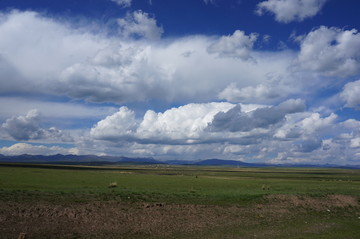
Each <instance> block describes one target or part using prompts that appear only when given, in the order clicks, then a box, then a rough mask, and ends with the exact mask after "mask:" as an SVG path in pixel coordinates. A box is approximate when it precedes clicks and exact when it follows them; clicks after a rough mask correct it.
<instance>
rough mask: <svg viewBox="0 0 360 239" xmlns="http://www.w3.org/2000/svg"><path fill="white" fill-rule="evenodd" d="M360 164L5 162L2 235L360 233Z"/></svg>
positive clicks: (0, 177) (0, 180) (0, 189)
mask: <svg viewBox="0 0 360 239" xmlns="http://www.w3.org/2000/svg"><path fill="white" fill-rule="evenodd" d="M359 199H360V170H355V169H332V168H331V169H328V168H271V167H265V168H236V167H210V166H209V167H204V166H169V165H116V166H74V165H73V166H66V165H31V164H2V165H1V167H0V203H1V204H0V205H1V206H0V223H1V224H2V227H1V228H0V238H16V237H17V236H18V235H19V234H20V233H26V235H27V238H359V235H360V206H359V205H360V202H359Z"/></svg>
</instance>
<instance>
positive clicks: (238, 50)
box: [207, 30, 258, 60]
mask: <svg viewBox="0 0 360 239" xmlns="http://www.w3.org/2000/svg"><path fill="white" fill-rule="evenodd" d="M257 37H258V34H256V33H251V34H250V35H246V34H245V32H243V31H240V30H236V31H235V32H234V33H233V34H232V35H229V36H222V37H220V39H219V40H218V41H216V42H214V43H213V44H211V45H210V46H209V47H208V49H207V50H208V52H209V53H213V54H218V55H219V56H220V57H237V58H240V59H243V60H248V59H249V58H251V56H250V53H251V49H252V47H253V45H254V42H255V41H256V39H257Z"/></svg>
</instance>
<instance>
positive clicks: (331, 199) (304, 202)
mask: <svg viewBox="0 0 360 239" xmlns="http://www.w3.org/2000/svg"><path fill="white" fill-rule="evenodd" d="M266 198H267V200H269V202H270V203H274V204H279V203H280V204H281V205H283V206H284V207H292V206H295V207H306V208H311V209H316V210H324V209H328V208H333V207H337V208H344V207H358V206H359V201H358V200H357V198H356V197H353V196H348V195H328V196H324V197H309V196H300V195H269V196H267V197H266Z"/></svg>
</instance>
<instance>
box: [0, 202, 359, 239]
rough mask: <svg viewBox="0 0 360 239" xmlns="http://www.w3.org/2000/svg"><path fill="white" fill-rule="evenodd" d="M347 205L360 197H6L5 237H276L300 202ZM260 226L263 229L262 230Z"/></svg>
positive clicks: (1, 209) (0, 208)
mask: <svg viewBox="0 0 360 239" xmlns="http://www.w3.org/2000/svg"><path fill="white" fill-rule="evenodd" d="M345 207H353V208H356V210H355V212H356V213H360V210H359V202H358V200H357V198H355V197H351V196H345V195H330V196H326V197H323V198H312V197H304V196H293V195H271V196H267V198H264V200H263V203H260V204H255V203H254V204H252V205H248V206H240V205H230V206H216V205H190V204H186V205H184V204H165V203H161V202H159V203H127V202H118V201H105V202H101V201H94V202H88V203H74V204H53V203H49V202H9V201H6V202H1V201H0V225H1V227H0V238H4V239H6V238H17V237H18V235H19V234H20V233H26V238H30V239H31V238H173V237H174V235H177V238H178V235H185V236H184V237H183V238H189V237H188V235H199V233H200V234H201V233H205V235H207V234H206V233H209V232H211V231H214V230H215V231H216V230H218V231H222V230H225V229H226V228H236V230H244V231H246V233H248V231H249V229H248V228H257V225H262V228H266V226H268V230H265V229H264V231H263V232H262V233H263V234H264V233H268V234H266V235H265V234H264V237H265V236H266V238H276V237H271V236H269V235H270V234H273V235H279V233H281V230H280V229H279V230H275V229H274V228H275V227H276V225H277V224H276V223H278V225H282V224H283V222H287V221H291V220H293V219H294V218H295V217H298V216H299V213H306V212H303V211H301V210H299V208H306V210H313V209H314V210H315V211H318V210H326V209H328V208H331V209H332V208H338V209H339V208H340V209H341V208H345ZM304 215H305V214H304ZM351 217H353V214H352V215H351ZM356 220H358V219H357V217H356ZM274 225H275V226H274ZM328 226H332V225H331V224H329V225H328ZM313 227H314V228H315V224H314V225H313ZM223 228H225V229H223ZM254 231H255V232H256V233H257V235H259V233H260V232H258V230H254ZM276 233H278V234H276ZM194 238H196V237H194ZM203 238H222V237H221V235H219V237H216V236H215V237H203ZM228 238H229V237H228ZM230 238H238V237H230ZM243 238H255V237H243Z"/></svg>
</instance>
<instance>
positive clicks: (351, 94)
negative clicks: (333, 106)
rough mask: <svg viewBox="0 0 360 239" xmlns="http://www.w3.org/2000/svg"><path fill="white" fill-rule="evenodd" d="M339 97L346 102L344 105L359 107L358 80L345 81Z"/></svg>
mask: <svg viewBox="0 0 360 239" xmlns="http://www.w3.org/2000/svg"><path fill="white" fill-rule="evenodd" d="M340 97H341V98H342V99H343V100H344V101H345V102H346V104H345V106H347V107H352V108H357V109H359V107H360V80H358V81H354V82H349V83H347V84H346V85H345V86H344V89H343V91H342V92H341V93H340Z"/></svg>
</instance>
